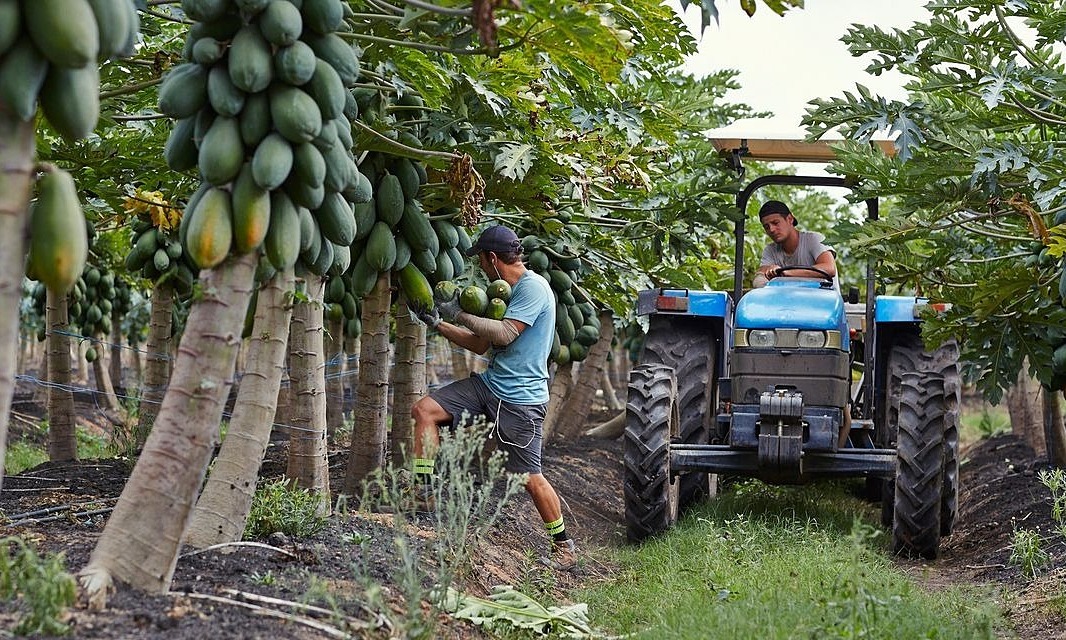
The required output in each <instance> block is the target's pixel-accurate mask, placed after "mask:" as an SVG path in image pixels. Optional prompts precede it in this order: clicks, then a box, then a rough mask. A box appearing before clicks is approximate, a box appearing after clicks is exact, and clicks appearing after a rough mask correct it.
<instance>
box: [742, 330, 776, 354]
mask: <svg viewBox="0 0 1066 640" xmlns="http://www.w3.org/2000/svg"><path fill="white" fill-rule="evenodd" d="M748 346H751V347H755V348H763V349H765V348H767V347H772V346H774V332H773V330H772V329H752V330H751V331H749V332H748Z"/></svg>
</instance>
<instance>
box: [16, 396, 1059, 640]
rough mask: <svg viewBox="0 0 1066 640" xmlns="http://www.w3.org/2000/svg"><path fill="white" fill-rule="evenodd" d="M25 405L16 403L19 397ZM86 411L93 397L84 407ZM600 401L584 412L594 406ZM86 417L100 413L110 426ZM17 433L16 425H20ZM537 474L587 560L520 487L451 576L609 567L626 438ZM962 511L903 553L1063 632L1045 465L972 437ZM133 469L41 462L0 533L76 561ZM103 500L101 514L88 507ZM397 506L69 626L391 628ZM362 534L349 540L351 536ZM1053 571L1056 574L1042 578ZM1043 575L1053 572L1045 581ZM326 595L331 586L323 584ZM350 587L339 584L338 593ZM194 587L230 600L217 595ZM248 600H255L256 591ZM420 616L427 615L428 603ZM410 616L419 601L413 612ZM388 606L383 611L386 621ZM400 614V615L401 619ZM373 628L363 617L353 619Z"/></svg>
mask: <svg viewBox="0 0 1066 640" xmlns="http://www.w3.org/2000/svg"><path fill="white" fill-rule="evenodd" d="M19 410H20V411H22V412H24V413H32V412H31V411H29V410H27V409H26V408H22V409H19ZM84 413H85V414H91V413H92V412H91V411H86V412H84ZM603 417H604V416H602V415H597V416H593V421H596V422H598V421H600V420H601V419H603ZM81 422H82V424H84V425H86V426H96V427H98V428H102V427H104V426H105V425H91V423H89V422H88V420H87V419H85V418H83V419H81ZM14 435H15V437H18V434H17V433H16V434H14ZM333 455H334V458H335V460H334V464H333V465H332V467H333V470H334V472H335V475H334V478H333V485H332V486H333V487H339V486H341V483H342V481H343V467H344V464H343V461H344V458H345V457H346V452H345V451H344V450H342V449H338V450H337V451H336V452H335V453H334V454H333ZM544 457H545V473H546V475H547V477H548V478H549V480H550V481H551V482H552V484H553V485H554V486H555V488H556V489H557V490H558V492H559V494H560V496H561V497H562V498H563V499H564V502H565V504H564V515H565V518H566V521H567V527H568V529H569V530H570V531H571V532H572V533H573V535H574V537H575V538H576V539H577V540H579V541H580V543H581V547H582V550H583V560H582V563H581V564H580V565H579V568H578V569H577V570H575V571H573V572H569V573H565V572H553V571H551V570H548V569H546V568H545V567H543V566H541V565H540V564H539V563H538V562H537V557H538V556H539V555H540V554H542V553H544V552H545V551H546V536H545V533H544V531H543V526H542V525H541V523H540V522H539V519H538V518H536V516H535V513H534V511H533V508H532V504H531V502H530V501H529V499H528V498H527V497H526V496H525V494H524V493H523V494H521V495H520V496H519V497H518V498H517V499H516V500H515V501H514V502H513V503H512V504H510V505H509V506H508V507H507V509H506V511H505V513H504V514H503V519H502V521H501V522H500V523H498V524H497V525H496V526H495V527H494V528H493V529H492V530H491V531H490V533H489V534H488V536H487V540H486V541H485V544H481V545H478V547H477V551H476V555H475V557H474V558H473V561H472V563H471V566H470V567H469V569H468V571H467V572H466V573H465V574H464V575H463V576H462V580H461V582H460V585H459V586H461V587H462V588H463V589H464V590H465V591H467V592H468V593H472V594H475V595H485V594H487V593H489V591H490V589H491V588H492V587H493V586H494V585H500V584H510V585H515V586H516V587H518V588H519V589H520V590H521V591H523V592H525V593H529V594H530V595H532V596H534V597H535V598H537V599H538V600H539V601H542V602H545V601H554V602H560V603H563V602H569V601H570V597H571V594H572V593H573V592H574V590H575V589H576V588H579V587H583V586H588V585H591V584H594V583H596V582H598V581H601V580H605V579H609V578H610V577H611V576H612V575H613V574H614V573H615V571H616V568H615V567H613V566H611V564H610V563H609V561H607V560H604V559H603V558H606V557H607V556H608V555H609V554H607V553H605V551H606V549H607V548H610V547H614V546H618V545H621V544H623V543H624V539H625V535H624V517H623V503H622V496H621V490H620V487H621V484H622V483H621V475H622V470H621V443H620V442H619V441H603V440H593V439H589V438H582V439H578V440H577V441H574V442H568V443H561V444H551V445H549V446H547V447H546V448H545V452H544ZM284 459H285V447H284V444H276V445H272V446H271V448H270V450H269V452H268V459H267V463H266V465H265V466H264V474H263V475H264V477H270V476H271V475H272V474H273V475H277V474H279V473H280V471H281V470H282V469H283V468H284V462H283V461H284ZM962 459H963V465H962V467H961V487H962V489H961V496H960V513H959V519H958V522H957V525H956V529H955V532H954V534H953V535H951V536H950V537H949V538H946V539H945V540H944V541H943V543H942V554H941V558H940V559H939V560H937V561H936V562H934V563H919V562H915V561H907V560H899V561H898V562H899V564H900V565H901V566H902V567H903V568H904V569H905V570H907V571H911V572H913V573H914V575H915V576H916V577H918V579H919V580H921V581H924V582H925V583H927V584H928V585H929V588H933V589H935V588H937V587H939V586H942V585H947V584H979V585H990V586H991V587H992V588H993V589H994V590H995V591H996V592H997V593H1003V594H1009V593H1013V594H1016V595H1014V596H1011V597H1008V598H1005V600H1004V604H1005V606H1006V607H1007V609H1008V613H1009V616H1010V619H1011V623H1012V625H1013V626H1014V631H1013V634H1016V636H1017V637H1021V638H1062V637H1066V620H1064V619H1063V618H1062V616H1061V614H1060V613H1058V612H1057V611H1062V610H1063V607H1062V606H1061V603H1060V606H1059V607H1058V608H1057V610H1056V609H1054V608H1052V606H1051V604H1053V601H1054V600H1055V596H1056V595H1057V594H1060V593H1061V592H1062V586H1063V583H1062V581H1061V578H1062V577H1063V576H1066V542H1064V538H1063V536H1062V535H1061V534H1058V533H1057V532H1056V527H1055V522H1054V520H1053V519H1052V513H1051V504H1050V502H1051V501H1050V498H1049V492H1048V490H1047V489H1046V488H1045V487H1044V486H1043V485H1042V484H1041V483H1040V481H1039V479H1038V477H1037V475H1038V473H1039V471H1040V470H1041V469H1042V468H1045V467H1046V464H1045V463H1044V462H1043V461H1041V460H1040V459H1038V458H1036V456H1034V454H1033V452H1032V451H1031V450H1030V449H1028V447H1026V446H1025V445H1024V444H1022V443H1021V442H1019V441H1018V440H1017V439H1015V438H1014V437H1012V436H1009V435H1006V436H999V437H995V438H992V439H989V440H982V441H980V442H977V443H976V444H974V445H972V446H970V447H968V448H967V449H966V450H965V451H964V452H963V454H962ZM128 472H129V463H128V461H125V460H115V459H109V460H87V461H79V462H71V463H45V464H43V465H40V466H38V467H36V468H34V469H31V470H28V471H26V472H23V473H21V474H18V475H15V476H11V477H8V478H5V479H4V484H3V491H2V492H0V516H2V517H3V519H2V520H0V522H3V523H5V525H6V526H0V536H9V535H20V536H22V537H23V538H24V539H27V540H30V541H32V542H33V543H34V544H35V545H36V547H37V549H38V550H39V551H42V552H62V553H64V554H65V556H66V561H67V566H68V567H69V568H70V569H71V570H72V571H76V570H78V569H79V568H80V567H82V566H84V565H85V564H86V562H87V561H88V557H89V553H90V552H91V550H92V547H93V545H94V544H95V541H96V539H97V538H98V536H99V535H100V533H101V531H102V530H103V526H104V523H105V521H106V517H107V509H108V508H109V507H110V506H111V505H113V504H114V501H115V500H116V499H117V497H118V496H119V494H120V492H121V490H122V487H123V484H124V482H125V480H126V477H127V475H128ZM64 505H78V506H77V507H76V508H74V509H61V510H56V511H54V512H49V513H46V514H42V515H40V516H36V517H39V518H48V517H54V519H51V520H47V521H36V522H24V523H22V524H19V523H18V522H13V521H14V520H15V519H16V518H18V514H24V513H27V512H32V511H37V510H41V509H45V508H49V507H60V506H64ZM94 512H98V513H94ZM410 526H411V527H412V532H413V533H414V535H413V536H412V539H414V540H418V539H424V538H426V537H428V536H429V535H431V527H430V526H429V523H428V520H427V521H422V520H419V521H415V522H413V523H411V525H410ZM1015 527H1019V528H1021V527H1024V528H1027V529H1031V530H1036V531H1039V532H1041V534H1042V535H1043V536H1044V539H1045V543H1044V546H1043V548H1044V549H1045V550H1046V551H1047V552H1048V553H1049V556H1050V561H1049V564H1048V565H1046V566H1044V567H1043V568H1042V572H1043V575H1044V579H1043V580H1038V581H1035V582H1034V581H1031V580H1029V579H1027V578H1026V577H1025V576H1023V575H1022V574H1021V571H1020V570H1019V568H1018V567H1016V566H1014V565H1012V564H1011V563H1010V562H1009V561H1008V559H1009V557H1010V554H1011V540H1012V537H1013V535H1014V529H1015ZM392 539H393V525H392V520H391V516H387V515H384V514H369V513H365V512H348V513H344V514H335V515H334V516H333V517H332V518H330V520H329V523H328V525H327V526H326V528H325V529H324V530H322V531H320V532H319V533H317V534H315V535H314V536H312V537H310V538H303V539H299V540H291V539H288V538H286V537H285V536H283V535H278V534H275V535H274V536H272V537H270V538H269V539H268V540H263V541H261V542H262V545H261V546H241V547H235V548H227V549H220V550H207V551H203V552H197V553H186V554H185V555H183V556H182V557H181V558H180V559H179V561H178V563H177V568H176V571H175V574H174V581H173V585H172V587H171V589H172V593H171V594H168V595H162V596H148V595H145V594H142V593H138V592H134V591H132V590H129V589H119V590H118V591H117V592H116V593H115V594H114V595H113V596H112V598H111V599H110V601H109V603H108V607H107V609H106V610H105V611H103V612H89V611H88V610H86V609H84V608H82V607H78V608H75V609H74V610H73V611H72V612H71V614H70V622H71V624H72V633H71V635H70V636H68V637H74V638H131V639H132V638H160V639H162V638H166V639H167V640H202V639H203V638H205V637H210V638H326V637H331V636H330V635H327V632H326V631H323V630H319V629H315V628H312V627H310V626H306V625H304V624H300V623H297V622H294V621H292V620H286V619H279V618H273V617H268V616H267V615H264V614H263V613H262V612H257V611H256V610H253V609H249V608H244V607H242V606H240V603H241V601H242V598H243V599H244V600H247V597H242V596H241V595H239V594H238V592H244V593H253V594H258V595H261V596H268V597H272V598H278V599H281V600H286V601H291V602H305V603H310V604H312V605H317V606H320V607H325V608H327V609H333V608H334V607H337V608H338V609H339V610H340V611H342V612H343V614H344V615H345V616H348V620H349V621H350V622H351V624H352V626H350V627H349V631H350V632H351V633H353V634H354V635H355V636H356V637H367V638H385V637H389V635H390V626H389V624H394V625H399V624H400V621H401V620H402V619H403V616H402V611H403V607H402V598H401V597H400V589H401V585H400V584H398V581H397V579H396V576H397V575H398V574H399V571H398V569H397V565H396V556H395V548H394V546H393V544H392ZM353 540H357V541H358V542H353ZM357 562H362V563H364V564H365V566H367V567H369V568H370V573H371V575H372V577H373V578H374V579H375V580H376V581H377V582H379V584H381V585H382V588H381V591H380V594H381V597H382V599H383V601H384V602H385V605H384V607H385V611H387V612H388V614H389V615H386V616H381V615H379V614H377V613H374V612H373V611H372V609H371V608H370V607H368V606H366V601H365V600H364V601H360V600H359V598H361V597H364V596H365V594H366V590H365V589H364V587H363V585H362V584H361V583H359V582H358V580H357V579H356V578H355V577H354V576H355V573H354V572H353V568H352V567H353V563H357ZM1049 576H1050V577H1049ZM1049 585H1050V586H1049ZM326 592H329V593H332V594H333V600H332V601H331V599H330V597H328V596H325V595H323V594H324V593H326ZM345 594H347V595H345ZM203 596H216V597H223V598H228V599H230V600H229V602H221V601H212V600H209V599H204V598H203ZM252 604H253V606H254V603H252ZM259 604H260V605H261V606H262V607H266V608H269V609H271V610H274V611H284V612H287V613H295V612H296V609H294V608H292V607H291V606H290V605H281V604H276V603H274V604H264V603H259ZM15 607H16V605H15V604H12V603H0V629H4V628H11V627H12V626H13V625H14V621H15V616H16V608H15ZM427 615H428V614H427ZM303 617H304V618H305V619H313V620H315V621H317V622H318V623H320V624H323V625H326V626H327V627H331V628H341V627H342V626H343V623H342V622H340V621H339V620H337V619H336V617H331V616H328V615H318V614H316V613H314V612H310V611H309V612H305V615H304V616H303ZM415 618H417V616H415ZM386 619H389V620H391V623H384V622H383V621H385V620H386ZM409 619H410V618H409ZM438 622H439V623H440V625H441V626H440V628H439V630H438V632H437V634H436V637H442V638H462V639H473V638H483V637H489V636H487V635H486V634H485V632H484V631H482V630H481V628H479V627H476V626H474V625H471V624H468V623H465V622H458V621H455V620H451V619H449V618H440V619H439V620H438ZM364 625H365V626H366V627H369V629H365V628H363V626H364ZM391 632H392V633H393V635H399V631H398V629H397V628H396V627H395V626H394V627H392V628H391Z"/></svg>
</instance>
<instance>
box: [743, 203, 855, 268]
mask: <svg viewBox="0 0 1066 640" xmlns="http://www.w3.org/2000/svg"><path fill="white" fill-rule="evenodd" d="M759 222H761V223H762V228H763V230H765V231H766V235H768V236H770V239H771V240H773V242H772V243H770V244H768V245H766V248H765V249H763V252H762V261H761V262H760V264H759V273H758V274H757V275H756V276H755V279H754V282H753V284H754V285H755V286H756V287H762V286H765V285H766V282H767V281H768V280H772V279H774V278H777V277H781V276H791V277H800V278H824V277H825V276H824V275H823V274H821V273H818V271H814V270H811V269H788V270H787V271H784V272H782V271H781V267H796V266H802V267H815V268H817V269H819V270H820V271H823V272H825V273H827V274H829V275H831V276H833V282H834V283H835V282H836V275H837V266H836V258H835V252H834V251H833V249H832V248H830V247H828V246H826V245H825V244H824V243H825V236H823V235H822V234H820V233H816V232H814V231H800V230H799V229H798V228H797V222H796V217H795V216H794V215H792V211H791V210H790V209H789V208H788V205H786V204H785V203H784V202H781V201H779V200H768V201H767V202H766V203H765V204H764V205H763V206H762V208H760V209H759Z"/></svg>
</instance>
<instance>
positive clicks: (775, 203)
mask: <svg viewBox="0 0 1066 640" xmlns="http://www.w3.org/2000/svg"><path fill="white" fill-rule="evenodd" d="M775 213H778V214H781V215H783V216H789V215H790V216H792V220H793V221H794V224H795V226H797V227H798V226H799V221H797V220H796V216H795V214H793V213H792V210H791V209H789V208H788V205H787V204H785V203H784V202H781V201H780V200H767V201H766V202H765V203H764V204H763V206H762V207H761V208H760V209H759V220H762V219H763V218H765V217H766V216H769V215H773V214H775Z"/></svg>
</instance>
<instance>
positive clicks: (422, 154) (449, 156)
mask: <svg viewBox="0 0 1066 640" xmlns="http://www.w3.org/2000/svg"><path fill="white" fill-rule="evenodd" d="M352 124H354V125H355V126H357V127H359V128H360V129H362V130H363V131H366V132H367V133H369V134H371V135H373V136H375V137H376V138H378V139H379V140H381V141H382V142H384V143H386V144H388V145H389V146H391V147H394V148H396V149H400V150H403V151H406V152H407V153H408V154H410V155H413V156H415V157H417V158H442V159H444V160H458V159H459V158H461V157H462V156H459V155H457V154H454V153H449V152H447V151H428V150H426V149H416V148H415V147H409V146H407V145H405V144H404V143H402V142H398V141H396V140H393V139H392V138H389V137H388V136H385V135H383V134H381V133H380V132H378V131H377V130H376V129H374V128H373V127H371V126H369V125H367V124H364V123H363V122H361V121H359V120H355V121H353V122H352Z"/></svg>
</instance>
